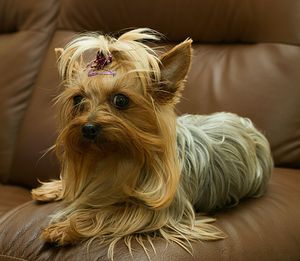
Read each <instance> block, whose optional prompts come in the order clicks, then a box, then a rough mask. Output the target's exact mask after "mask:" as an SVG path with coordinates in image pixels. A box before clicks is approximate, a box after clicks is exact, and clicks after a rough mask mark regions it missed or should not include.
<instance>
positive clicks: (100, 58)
mask: <svg viewBox="0 0 300 261" xmlns="http://www.w3.org/2000/svg"><path fill="white" fill-rule="evenodd" d="M112 58H113V57H112V55H111V54H108V55H107V56H105V55H104V54H103V53H102V52H100V51H98V52H97V55H96V59H95V60H93V61H91V62H90V63H88V65H87V66H86V68H87V69H89V71H88V76H89V77H92V76H96V75H112V76H115V75H116V72H115V71H112V70H106V69H105V68H104V67H105V66H106V65H108V64H110V63H112Z"/></svg>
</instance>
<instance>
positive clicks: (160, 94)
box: [154, 39, 193, 104]
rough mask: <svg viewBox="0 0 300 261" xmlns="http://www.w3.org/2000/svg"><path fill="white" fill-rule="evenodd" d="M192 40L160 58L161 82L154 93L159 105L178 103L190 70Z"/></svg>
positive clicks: (186, 41) (177, 46)
mask: <svg viewBox="0 0 300 261" xmlns="http://www.w3.org/2000/svg"><path fill="white" fill-rule="evenodd" d="M192 42H193V41H192V40H191V39H187V40H185V41H184V42H182V43H180V44H178V45H176V46H175V47H174V48H172V49H171V50H170V51H168V52H167V53H165V54H163V55H162V56H161V57H160V61H161V64H160V71H161V81H160V83H158V86H157V87H156V90H155V93H154V99H155V100H156V101H157V102H158V103H162V104H166V103H176V102H178V101H179V98H180V94H181V91H182V90H183V88H184V80H185V78H186V76H187V73H188V71H189V68H190V63H191V56H192Z"/></svg>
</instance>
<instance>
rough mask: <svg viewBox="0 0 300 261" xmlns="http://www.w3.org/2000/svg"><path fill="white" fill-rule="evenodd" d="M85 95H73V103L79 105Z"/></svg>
mask: <svg viewBox="0 0 300 261" xmlns="http://www.w3.org/2000/svg"><path fill="white" fill-rule="evenodd" d="M82 99H83V97H82V96H81V95H76V96H74V97H73V105H74V106H77V105H79V104H80V103H81V101H82Z"/></svg>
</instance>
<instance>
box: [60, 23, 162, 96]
mask: <svg viewBox="0 0 300 261" xmlns="http://www.w3.org/2000/svg"><path fill="white" fill-rule="evenodd" d="M161 36H162V35H161V34H159V33H158V32H156V31H154V30H151V29H148V28H139V29H135V30H131V31H128V32H126V33H124V34H122V35H121V36H120V37H118V38H114V37H112V36H109V35H101V34H98V33H88V34H82V35H79V36H78V37H76V38H75V39H74V40H73V41H71V42H70V43H68V44H67V45H66V46H65V48H64V49H63V50H61V54H59V55H58V56H59V57H58V69H59V72H60V75H61V76H62V78H63V79H64V80H65V84H66V85H67V86H68V85H72V83H74V81H76V78H77V77H78V72H84V71H85V70H86V69H87V65H88V63H89V62H90V60H89V61H86V60H87V59H86V56H87V54H89V55H91V54H92V55H93V57H96V53H97V52H98V51H100V52H101V53H102V54H103V55H104V56H108V55H112V63H111V64H109V65H108V66H107V68H109V69H113V70H114V71H116V73H117V74H118V71H119V73H122V74H124V73H126V74H130V73H135V74H136V75H137V77H138V78H139V79H140V80H141V83H142V86H143V88H144V91H146V88H147V86H149V84H150V83H151V82H152V81H153V80H154V81H159V80H160V67H159V65H160V59H159V56H158V53H157V51H156V50H155V49H153V48H150V47H149V46H148V45H146V44H145V42H147V41H158V40H160V38H161ZM86 73H88V72H86ZM102 77H103V76H102ZM109 77H113V76H109Z"/></svg>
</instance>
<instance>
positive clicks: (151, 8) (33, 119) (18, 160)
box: [0, 0, 300, 187]
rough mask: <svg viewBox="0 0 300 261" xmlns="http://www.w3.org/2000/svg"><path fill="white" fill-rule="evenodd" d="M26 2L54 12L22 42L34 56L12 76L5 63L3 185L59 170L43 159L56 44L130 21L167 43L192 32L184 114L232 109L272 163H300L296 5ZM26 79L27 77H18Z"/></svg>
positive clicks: (51, 135) (51, 118) (51, 125)
mask: <svg viewBox="0 0 300 261" xmlns="http://www.w3.org/2000/svg"><path fill="white" fill-rule="evenodd" d="M7 2H13V1H12V0H9V1H7ZM23 2H24V3H23ZM23 2H22V5H20V6H18V7H17V6H14V7H13V9H17V8H21V10H23V11H22V12H25V11H26V10H27V9H28V8H29V7H28V6H31V5H32V6H35V5H37V6H39V7H40V6H42V7H43V8H46V7H48V9H47V8H46V10H47V12H46V11H45V10H44V9H43V10H44V11H43V12H42V15H39V19H41V21H45V25H44V26H41V29H40V30H41V31H42V32H43V33H41V34H40V33H38V34H37V35H35V34H34V35H32V36H31V35H26V36H25V38H24V39H23V40H22V41H21V42H22V43H26V44H28V43H30V44H31V45H30V48H26V49H25V50H24V51H23V53H24V54H26V57H29V58H30V59H29V58H28V59H29V60H26V59H24V60H22V61H20V62H17V64H16V63H15V62H14V66H13V69H16V70H17V71H13V70H12V72H10V71H9V72H8V71H7V67H6V66H5V64H4V63H1V66H2V67H0V72H1V74H2V75H3V74H4V75H5V77H4V78H2V79H0V95H1V97H5V102H4V103H2V104H1V105H2V106H3V107H4V109H3V110H0V116H1V117H2V118H3V117H4V119H5V120H4V121H1V122H3V123H4V125H3V126H6V127H2V128H1V130H0V141H1V142H0V155H1V156H2V155H3V157H0V171H1V173H0V174H1V175H0V178H1V181H2V182H4V181H6V182H9V183H17V184H21V185H24V186H28V187H32V186H36V185H37V178H38V179H40V180H43V181H45V180H48V179H50V178H55V177H58V175H59V166H58V163H57V160H56V158H55V155H54V154H53V153H48V154H46V155H45V156H42V155H43V152H45V151H46V150H47V148H49V147H50V146H51V145H52V144H53V143H54V141H55V137H56V135H57V132H56V119H55V115H56V111H55V107H53V102H52V100H53V98H54V97H55V96H56V95H57V94H58V93H59V92H60V90H61V86H60V84H59V77H58V74H57V70H56V64H55V54H54V48H55V47H62V46H63V45H64V44H65V43H66V42H68V41H69V40H70V39H71V38H72V37H73V36H74V35H75V34H76V32H80V31H86V30H91V31H102V32H105V33H110V32H116V31H119V30H121V29H123V28H128V27H151V28H153V29H156V30H158V31H160V32H162V33H164V34H166V37H167V41H168V44H170V43H171V44H173V43H175V42H177V41H182V40H184V39H186V38H187V37H191V38H193V40H194V44H193V47H194V53H193V63H192V67H191V70H190V73H189V75H188V79H187V86H186V88H185V90H184V95H183V96H184V97H183V99H182V101H181V103H180V104H179V105H178V107H177V110H178V113H179V114H182V113H199V114H209V113H212V112H216V111H230V112H235V113H238V114H240V115H241V116H245V117H249V118H250V119H252V120H253V122H254V123H255V124H256V126H257V127H258V128H259V129H261V130H262V132H263V133H265V135H266V136H267V138H268V139H269V141H270V143H271V147H272V152H273V155H274V159H275V163H276V165H280V166H285V167H300V116H299V115H300V106H299V105H298V103H299V101H300V88H299V83H300V74H299V71H300V47H299V43H300V27H299V26H298V24H299V23H300V16H299V15H298V14H299V12H300V5H299V3H298V1H296V0H294V1H292V0H288V1H280V0H275V1H273V2H272V9H270V8H271V7H269V6H267V5H266V4H265V3H264V2H262V1H260V0H252V1H250V2H249V1H247V3H246V2H244V1H237V0H236V1H230V2H229V1H218V2H211V1H190V2H188V3H189V4H187V2H184V1H178V0H175V1H173V0H167V1H148V0H147V1H138V0H133V1H127V2H126V3H125V2H124V1H116V0H111V1H98V0H90V1H89V2H88V3H87V2H86V1H81V0H61V1H53V0H45V1H43V3H44V4H45V6H46V7H45V6H44V4H41V3H39V4H38V2H39V1H38V2H36V1H33V0H31V1H23ZM46 3H47V4H48V5H49V6H51V8H50V7H49V6H47V5H46ZM58 3H59V4H60V5H58ZM23 5H24V6H23ZM27 5H28V6H27ZM58 6H59V7H58ZM2 8H3V7H1V6H0V9H2ZM31 8H33V7H31ZM55 8H56V9H55ZM58 9H59V14H58ZM0 12H3V11H2V10H1V11H0ZM0 19H3V18H1V15H0ZM7 19H8V20H9V19H10V18H7ZM7 19H6V18H5V21H6V23H7ZM39 19H37V18H36V19H33V21H35V22H34V23H33V24H34V25H35V26H37V25H38V24H41V25H42V24H43V23H42V22H39V23H37V22H36V20H38V21H40V20H39ZM10 20H12V19H10ZM10 20H9V21H10ZM49 24H51V26H52V27H51V26H50V25H49ZM46 25H48V27H47V26H46ZM53 25H56V29H55V30H56V31H55V33H54V35H53V37H52V35H51V32H52V31H51V30H53V29H52V28H53ZM12 28H13V27H12ZM45 28H48V29H47V30H48V31H45V32H44V30H45ZM49 28H50V29H51V30H50V29H49ZM0 32H1V33H2V34H1V36H0V37H4V38H2V39H6V37H14V34H11V35H9V36H7V35H6V34H3V30H2V27H1V23H0ZM42 36H43V37H44V38H41V37H42ZM0 39H1V38H0ZM16 39H17V38H16ZM42 39H43V40H42ZM49 41H50V43H49ZM13 42H14V40H13ZM26 44H25V47H26ZM2 45H3V47H2ZM15 45H16V46H23V45H22V44H21V43H19V42H16V44H15ZM11 46H13V45H12V43H10V42H7V41H0V51H2V52H3V50H7V52H8V51H10V52H12V49H10V48H12V47H11ZM45 46H46V47H45ZM4 48H6V49H4ZM43 48H44V49H43ZM1 57H2V56H1ZM4 60H5V63H7V64H9V62H11V61H14V60H11V56H10V55H6V56H5V59H4ZM16 61H18V60H16ZM11 64H12V63H10V65H11ZM19 67H20V68H19ZM21 76H22V77H25V78H22V79H21V80H20V79H19V77H21ZM24 79H26V80H27V81H28V82H26V81H25V80H24ZM2 111H5V112H4V113H2ZM1 113H2V114H1ZM7 126H10V129H9V132H8V131H7ZM8 133H9V134H8Z"/></svg>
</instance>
